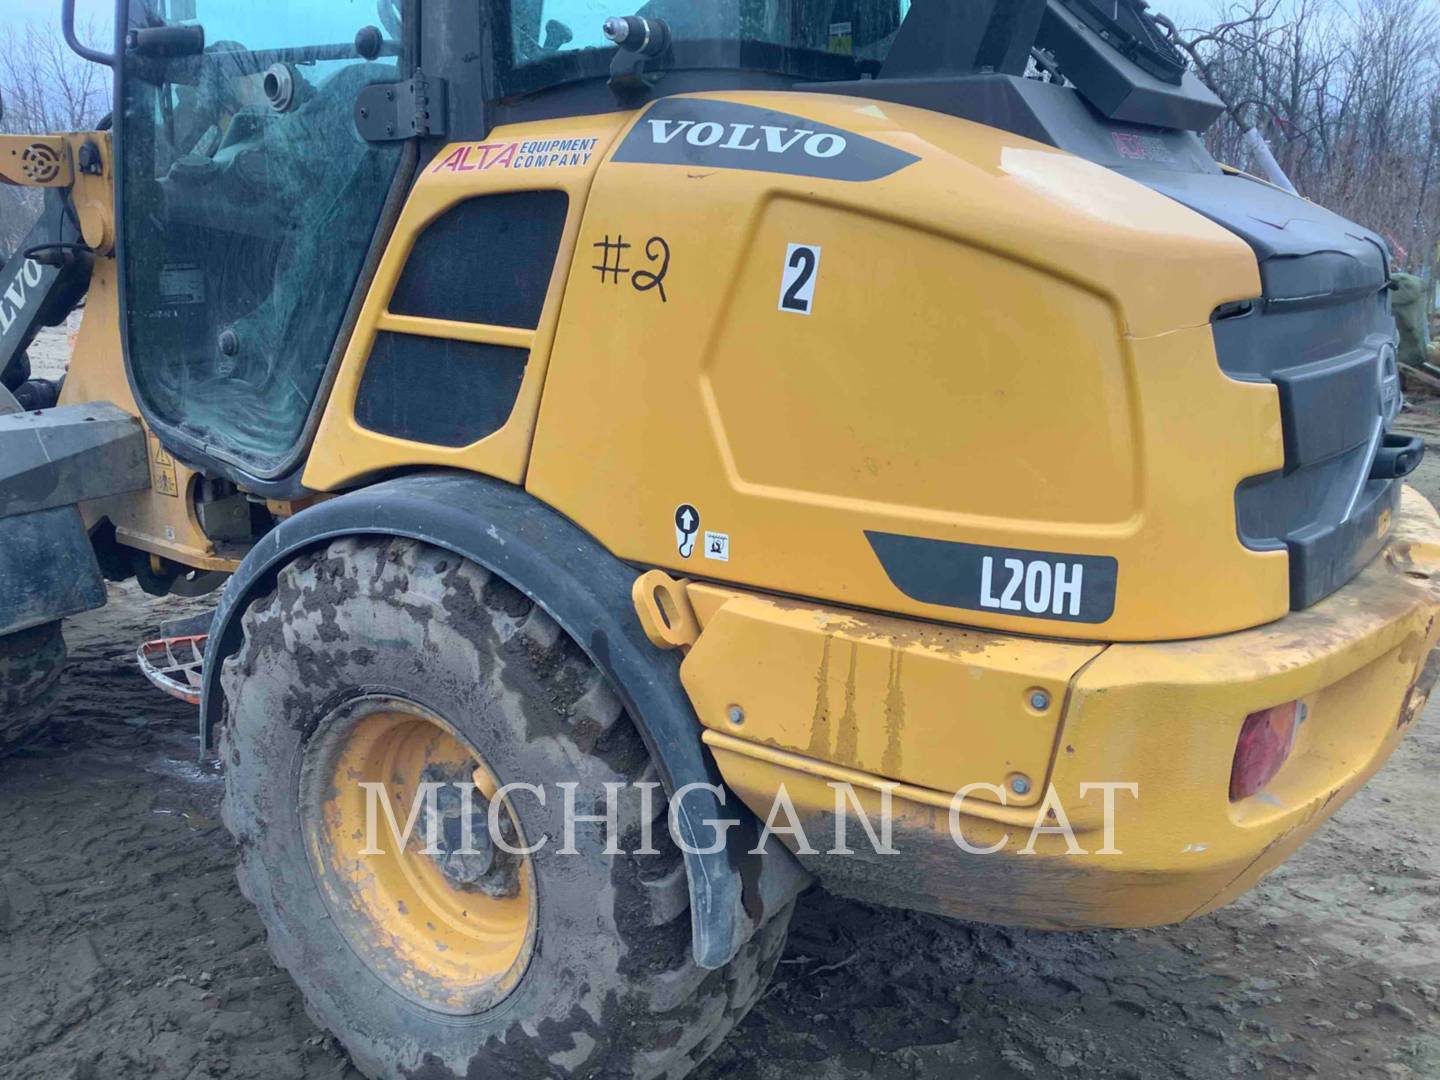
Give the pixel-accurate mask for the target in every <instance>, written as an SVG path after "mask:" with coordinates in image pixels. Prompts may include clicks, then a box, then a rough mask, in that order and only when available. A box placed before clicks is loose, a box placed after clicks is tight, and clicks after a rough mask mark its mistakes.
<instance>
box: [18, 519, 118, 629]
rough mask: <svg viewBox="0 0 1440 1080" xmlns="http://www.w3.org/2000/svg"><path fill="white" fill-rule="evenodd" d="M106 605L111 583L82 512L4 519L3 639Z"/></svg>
mask: <svg viewBox="0 0 1440 1080" xmlns="http://www.w3.org/2000/svg"><path fill="white" fill-rule="evenodd" d="M104 603H105V583H104V580H103V579H102V578H101V577H100V567H99V566H98V565H97V564H96V562H95V551H94V549H93V548H91V546H90V537H89V536H88V535H87V534H86V532H85V524H84V522H82V521H81V520H80V511H79V510H77V509H76V508H75V507H73V506H61V507H56V508H54V509H52V510H41V511H39V512H38V513H34V514H22V515H21V516H19V517H8V518H0V637H3V636H5V635H6V634H13V633H15V632H16V631H19V630H28V629H30V628H31V627H32V626H41V625H43V624H44V623H48V622H54V621H55V620H56V619H63V618H64V617H65V616H67V615H77V614H79V613H80V612H82V611H90V610H91V609H93V608H97V607H101V606H103V605H104Z"/></svg>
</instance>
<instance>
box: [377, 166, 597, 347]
mask: <svg viewBox="0 0 1440 1080" xmlns="http://www.w3.org/2000/svg"><path fill="white" fill-rule="evenodd" d="M569 208H570V197H569V196H568V195H566V194H565V192H563V191H515V192H506V193H504V194H500V195H484V196H481V197H479V198H475V199H467V200H466V201H465V202H462V203H460V204H459V205H458V206H455V207H453V208H452V209H450V210H448V211H446V212H445V213H444V214H442V215H441V216H440V217H439V218H437V219H436V220H435V221H433V222H431V223H430V224H429V225H428V226H426V228H425V231H424V232H422V233H421V234H420V238H419V239H418V240H416V241H415V247H414V249H413V250H412V251H411V252H410V258H409V259H408V260H406V263H405V269H404V271H403V272H402V273H401V275H400V281H399V283H398V284H397V285H396V286H395V293H394V295H393V296H391V298H390V311H391V312H392V313H394V314H396V315H418V316H421V317H422V318H427V319H452V320H454V321H455V322H468V323H486V324H489V325H491V326H508V327H514V328H516V329H522V330H533V329H535V327H536V326H538V325H539V324H540V312H541V310H542V309H543V308H544V306H545V295H546V293H548V292H549V290H550V279H551V278H552V277H553V276H554V272H555V259H556V256H557V255H558V254H559V251H560V238H561V236H562V235H563V233H564V231H565V215H566V214H567V213H568V212H569Z"/></svg>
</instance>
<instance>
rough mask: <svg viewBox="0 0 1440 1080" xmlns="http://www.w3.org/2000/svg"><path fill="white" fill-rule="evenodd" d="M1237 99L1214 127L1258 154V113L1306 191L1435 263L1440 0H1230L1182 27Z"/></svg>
mask: <svg viewBox="0 0 1440 1080" xmlns="http://www.w3.org/2000/svg"><path fill="white" fill-rule="evenodd" d="M1175 37H1176V38H1177V40H1178V41H1180V42H1181V43H1182V47H1185V48H1186V49H1187V51H1189V52H1190V54H1191V56H1192V57H1193V58H1194V60H1195V62H1196V67H1197V69H1198V70H1199V71H1200V72H1201V74H1202V75H1203V76H1204V77H1205V79H1206V80H1207V81H1208V82H1210V83H1211V85H1212V86H1214V88H1215V89H1216V91H1217V92H1218V93H1220V95H1221V96H1222V97H1224V98H1225V99H1226V101H1227V102H1228V103H1230V105H1231V108H1230V110H1229V112H1228V114H1227V116H1226V117H1225V118H1223V119H1222V120H1221V121H1220V122H1219V123H1217V124H1216V125H1215V126H1214V127H1213V128H1211V130H1210V131H1209V132H1208V133H1207V135H1206V139H1207V142H1208V143H1209V145H1210V148H1211V150H1212V152H1214V153H1215V155H1216V156H1217V157H1218V158H1220V159H1221V160H1228V161H1232V162H1235V163H1236V164H1240V165H1242V166H1243V165H1246V164H1248V156H1247V154H1248V150H1247V147H1246V145H1245V142H1244V133H1245V129H1246V128H1247V127H1248V126H1250V125H1253V126H1255V127H1256V128H1257V129H1258V130H1259V132H1260V133H1261V134H1262V135H1263V136H1264V137H1265V139H1266V141H1267V142H1268V143H1269V144H1270V145H1271V146H1272V147H1273V148H1274V149H1275V156H1276V158H1277V159H1278V160H1279V162H1280V163H1281V166H1282V167H1283V168H1284V170H1285V172H1286V174H1287V175H1288V176H1289V177H1290V179H1291V180H1292V181H1293V182H1294V184H1295V186H1296V187H1297V188H1298V189H1299V191H1300V192H1301V193H1302V194H1304V195H1305V196H1307V197H1308V198H1311V199H1313V200H1315V201H1316V202H1318V203H1321V204H1322V205H1324V206H1328V207H1330V208H1331V209H1333V210H1335V211H1337V212H1338V213H1341V214H1344V215H1345V216H1346V217H1350V218H1353V219H1354V220H1356V221H1358V222H1360V223H1361V224H1363V225H1366V226H1368V227H1370V228H1372V229H1374V230H1375V231H1376V232H1378V233H1380V234H1381V235H1382V236H1384V237H1385V239H1386V241H1387V242H1388V243H1389V244H1390V247H1391V250H1392V253H1393V254H1394V256H1395V262H1396V265H1397V267H1402V268H1410V269H1414V270H1417V271H1421V272H1426V271H1427V270H1428V268H1429V267H1430V266H1431V264H1432V262H1433V260H1434V254H1435V245H1436V242H1437V240H1440V161H1437V160H1436V158H1437V154H1440V12H1437V6H1436V5H1435V3H1434V0H1356V2H1355V3H1353V4H1340V3H1338V2H1336V0H1231V2H1226V3H1222V4H1221V5H1220V6H1219V7H1217V9H1216V11H1215V14H1214V16H1213V18H1212V19H1211V20H1210V23H1209V25H1207V26H1198V27H1189V28H1185V29H1178V28H1177V30H1176V31H1175Z"/></svg>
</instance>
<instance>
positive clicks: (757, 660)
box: [681, 594, 1102, 805]
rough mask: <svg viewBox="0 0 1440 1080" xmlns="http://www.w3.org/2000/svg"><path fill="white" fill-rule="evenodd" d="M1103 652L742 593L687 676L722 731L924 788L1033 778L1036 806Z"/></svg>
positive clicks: (687, 667)
mask: <svg viewBox="0 0 1440 1080" xmlns="http://www.w3.org/2000/svg"><path fill="white" fill-rule="evenodd" d="M1101 651H1102V647H1101V646H1098V645H1072V644H1065V643H1063V642H1045V641H1029V640H1025V639H1023V638H1016V637H1009V636H1006V635H1002V634H994V633H987V632H984V631H972V630H959V629H955V628H952V627H942V626H926V625H924V624H920V623H914V622H910V621H908V620H905V619H895V618H888V617H885V616H880V615H863V614H860V613H854V612H844V611H826V610H823V609H817V608H815V606H814V605H810V604H802V603H794V602H790V601H786V600H779V599H771V598H767V597H760V596H751V595H745V594H737V595H735V596H733V597H732V598H731V599H729V600H727V601H726V602H725V603H724V604H723V606H721V607H720V609H719V610H718V611H717V612H716V613H715V614H714V615H713V616H712V617H711V618H710V619H709V620H708V621H707V622H706V624H705V627H704V630H703V632H702V633H701V634H700V637H699V639H698V640H697V641H696V643H695V646H694V647H693V648H692V649H691V650H690V653H689V655H688V656H687V657H686V658H685V663H684V665H683V667H682V668H681V677H682V679H683V680H684V682H685V686H686V688H687V690H688V692H689V693H690V697H691V700H692V701H693V702H694V703H695V710H696V713H697V714H698V715H699V717H700V722H701V723H702V724H704V725H705V727H707V728H709V729H711V730H714V731H722V732H727V733H730V734H733V735H737V736H739V737H740V738H743V739H747V740H751V741H754V742H759V743H763V744H764V745H766V746H772V747H775V748H777V749H783V750H788V751H794V752H797V753H801V754H805V755H807V756H809V757H812V758H817V759H819V760H821V761H828V762H832V763H834V764H836V765H839V766H842V767H845V768H851V769H857V770H859V771H861V772H868V773H875V774H877V775H880V776H884V777H887V778H890V779H893V780H897V781H900V782H902V783H908V784H914V785H917V786H919V787H930V788H940V789H943V788H952V789H953V788H959V787H961V786H963V785H965V784H968V783H971V782H973V781H976V780H984V781H988V782H990V783H993V784H997V785H1008V784H1010V783H1011V782H1012V781H1013V780H1014V779H1016V778H1021V777H1023V778H1025V780H1026V781H1027V784H1026V787H1027V790H1028V794H1027V795H1024V796H1017V797H1015V798H1014V799H1012V802H1013V803H1014V804H1015V805H1026V804H1030V803H1033V802H1036V801H1037V800H1038V799H1039V797H1040V793H1041V791H1042V790H1043V781H1044V779H1045V776H1046V774H1047V773H1048V772H1049V769H1050V756H1051V754H1052V752H1053V750H1054V747H1055V738H1056V733H1057V731H1058V730H1059V726H1060V717H1061V713H1062V710H1063V707H1064V702H1065V693H1066V689H1067V687H1068V686H1069V684H1070V680H1071V679H1072V678H1074V676H1075V674H1076V673H1077V672H1078V671H1079V670H1080V669H1081V668H1082V667H1084V665H1085V664H1087V663H1089V662H1090V661H1091V660H1093V659H1094V658H1095V657H1096V656H1098V655H1100V652H1101ZM782 673H783V674H782ZM1037 694H1040V695H1043V699H1042V700H1043V702H1044V707H1043V708H1037V707H1036V704H1035V701H1036V695H1037ZM734 709H738V710H739V712H738V713H737V714H734V716H732V710H734ZM735 716H738V717H739V722H738V723H737V722H736V720H735ZM978 797H980V798H990V799H994V798H995V796H994V794H983V793H982V794H980V795H979V796H978Z"/></svg>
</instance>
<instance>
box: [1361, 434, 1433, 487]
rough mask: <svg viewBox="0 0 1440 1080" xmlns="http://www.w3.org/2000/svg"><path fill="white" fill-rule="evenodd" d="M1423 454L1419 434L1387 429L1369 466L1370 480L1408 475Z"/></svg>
mask: <svg viewBox="0 0 1440 1080" xmlns="http://www.w3.org/2000/svg"><path fill="white" fill-rule="evenodd" d="M1424 456H1425V440H1424V439H1422V438H1421V437H1420V436H1419V435H1403V434H1401V433H1400V432H1398V431H1387V432H1386V433H1385V438H1384V440H1383V441H1382V442H1381V444H1380V449H1378V450H1377V451H1375V461H1374V463H1373V464H1372V465H1371V466H1370V479H1371V480H1399V479H1400V478H1401V477H1402V476H1409V475H1410V474H1411V473H1412V472H1414V471H1415V468H1416V466H1418V465H1419V464H1420V459H1421V458H1423V457H1424Z"/></svg>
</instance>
